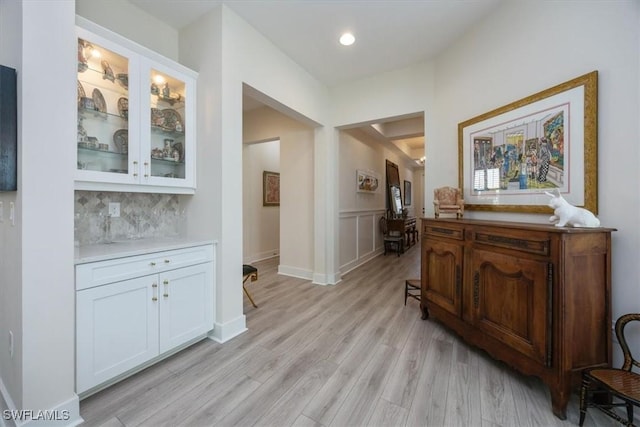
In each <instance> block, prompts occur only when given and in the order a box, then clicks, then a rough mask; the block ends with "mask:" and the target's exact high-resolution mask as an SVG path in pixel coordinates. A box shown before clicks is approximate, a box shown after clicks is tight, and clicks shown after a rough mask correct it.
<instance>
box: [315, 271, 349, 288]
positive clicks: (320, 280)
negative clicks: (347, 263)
mask: <svg viewBox="0 0 640 427" xmlns="http://www.w3.org/2000/svg"><path fill="white" fill-rule="evenodd" d="M341 281H342V275H341V274H340V273H339V272H338V273H329V274H320V273H313V279H311V283H313V284H314V285H323V286H326V285H337V284H338V283H340V282H341Z"/></svg>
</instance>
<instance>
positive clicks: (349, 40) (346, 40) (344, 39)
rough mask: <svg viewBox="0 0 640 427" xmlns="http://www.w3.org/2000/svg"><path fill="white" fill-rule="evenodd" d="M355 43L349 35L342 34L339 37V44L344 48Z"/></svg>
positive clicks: (353, 38) (351, 35)
mask: <svg viewBox="0 0 640 427" xmlns="http://www.w3.org/2000/svg"><path fill="white" fill-rule="evenodd" d="M355 41H356V38H355V37H354V36H353V34H351V33H344V34H343V35H341V36H340V44H342V45H344V46H351V45H352V44H353V42H355Z"/></svg>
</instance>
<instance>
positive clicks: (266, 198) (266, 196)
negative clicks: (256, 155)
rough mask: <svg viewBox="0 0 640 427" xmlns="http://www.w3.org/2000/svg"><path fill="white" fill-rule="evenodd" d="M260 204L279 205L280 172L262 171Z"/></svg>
mask: <svg viewBox="0 0 640 427" xmlns="http://www.w3.org/2000/svg"><path fill="white" fill-rule="evenodd" d="M262 206H280V173H278V172H269V171H264V172H262Z"/></svg>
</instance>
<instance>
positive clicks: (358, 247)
mask: <svg viewBox="0 0 640 427" xmlns="http://www.w3.org/2000/svg"><path fill="white" fill-rule="evenodd" d="M383 216H384V210H383V209H368V210H357V211H355V210H354V211H342V212H340V215H339V236H340V258H339V259H340V273H341V274H345V273H347V272H349V271H351V270H353V269H354V268H356V267H358V266H360V265H362V264H364V263H365V262H367V261H369V260H370V259H371V258H373V257H375V256H377V255H379V254H380V253H381V252H382V234H381V233H380V230H379V227H378V222H379V220H380V218H381V217H383Z"/></svg>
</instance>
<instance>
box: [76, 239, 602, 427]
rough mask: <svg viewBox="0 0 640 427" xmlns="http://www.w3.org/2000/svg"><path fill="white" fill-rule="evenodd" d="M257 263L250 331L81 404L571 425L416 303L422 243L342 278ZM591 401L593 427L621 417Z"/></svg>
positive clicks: (318, 418)
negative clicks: (409, 294)
mask: <svg viewBox="0 0 640 427" xmlns="http://www.w3.org/2000/svg"><path fill="white" fill-rule="evenodd" d="M277 262H278V261H277V259H273V260H268V261H264V262H260V263H256V264H255V265H256V267H258V269H259V274H260V278H259V280H258V281H257V282H254V283H250V284H249V285H248V287H249V289H250V292H251V293H252V295H253V297H254V299H255V301H256V302H257V304H258V306H259V308H257V309H256V308H253V307H252V306H251V305H250V303H249V301H248V300H247V299H246V297H245V312H246V315H247V324H248V325H247V326H248V328H249V331H248V332H245V333H244V334H242V335H241V336H239V337H237V338H234V339H233V340H231V341H229V342H227V343H225V344H218V343H215V342H213V341H210V340H204V341H201V342H199V343H197V344H195V345H193V346H192V347H190V348H188V349H186V350H184V351H182V352H180V353H178V354H177V355H175V356H173V357H171V358H169V359H167V360H165V361H163V362H160V363H159V364H157V365H155V366H152V367H150V368H148V369H146V370H144V371H142V372H140V373H139V374H137V375H135V376H133V377H131V378H129V379H127V380H124V381H122V382H120V383H118V384H116V385H114V386H112V387H110V388H108V389H106V390H104V391H102V392H100V393H98V394H96V395H94V396H91V397H89V398H87V399H85V400H83V401H82V402H81V403H80V412H81V415H82V417H83V418H84V419H85V420H86V425H105V426H113V427H116V426H138V425H142V426H154V427H155V426H232V425H237V426H253V425H256V426H277V427H281V426H327V427H328V426H482V427H485V426H486V427H492V426H568V425H576V424H577V422H578V415H579V414H578V405H577V396H573V398H572V400H571V402H570V406H569V408H568V411H567V415H568V419H567V420H566V421H561V420H559V419H557V418H556V417H554V416H553V414H552V413H551V404H550V400H549V393H548V391H547V389H546V387H544V386H543V385H542V383H541V382H540V381H539V380H537V379H535V378H531V377H525V376H522V375H520V374H518V373H516V372H514V371H513V370H511V369H509V368H508V367H506V366H505V365H504V364H502V363H500V362H496V361H494V360H492V359H491V358H489V357H488V356H487V355H486V354H485V353H484V352H482V351H480V350H477V349H474V348H470V347H468V346H467V345H466V344H464V343H462V342H461V341H460V340H459V339H458V338H457V336H456V335H454V334H452V333H450V332H449V331H448V330H446V329H445V328H444V327H442V326H441V325H440V324H438V323H436V322H434V321H430V320H427V321H423V320H421V319H420V310H419V303H418V302H417V301H415V300H411V299H410V300H409V301H408V302H407V305H406V306H405V305H404V301H403V298H404V280H405V279H406V278H412V277H413V278H418V277H419V271H420V258H419V247H418V246H413V247H412V248H411V249H409V250H408V251H407V253H405V254H404V255H403V256H401V257H396V256H395V255H387V256H380V257H377V258H375V259H374V260H372V261H370V262H369V263H367V264H365V265H364V266H362V267H360V268H358V269H356V270H354V271H352V272H350V273H349V274H347V275H345V276H344V277H343V279H342V282H341V283H339V284H338V285H335V286H317V285H312V284H311V283H310V282H308V281H305V280H301V279H294V278H290V277H285V276H279V275H278V274H277V273H276V271H277ZM613 425H615V424H614V423H613V422H611V421H609V419H608V418H606V417H604V415H602V414H600V413H598V412H596V410H590V411H589V413H588V414H587V420H586V422H585V426H613Z"/></svg>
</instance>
